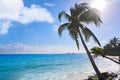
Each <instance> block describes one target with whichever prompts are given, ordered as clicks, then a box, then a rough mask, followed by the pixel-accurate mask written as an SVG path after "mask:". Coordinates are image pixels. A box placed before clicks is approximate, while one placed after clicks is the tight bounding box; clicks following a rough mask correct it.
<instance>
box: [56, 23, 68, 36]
mask: <svg viewBox="0 0 120 80" xmlns="http://www.w3.org/2000/svg"><path fill="white" fill-rule="evenodd" d="M68 25H69V23H64V24H62V25H60V27H59V28H58V34H59V36H62V32H63V31H64V30H65V29H67V27H68Z"/></svg>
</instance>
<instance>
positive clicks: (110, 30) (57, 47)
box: [0, 0, 120, 53]
mask: <svg viewBox="0 0 120 80" xmlns="http://www.w3.org/2000/svg"><path fill="white" fill-rule="evenodd" d="M91 1H92V0H69V1H68V0H60V1H59V0H1V3H0V53H67V52H77V53H78V52H79V53H82V52H84V49H83V48H82V44H80V47H81V48H80V50H77V47H76V45H75V42H74V41H73V40H72V39H71V38H70V37H69V34H68V33H67V31H65V32H64V33H63V36H62V37H59V35H58V33H57V29H58V27H59V25H60V24H61V23H60V22H59V21H58V19H57V15H58V13H59V12H60V11H62V10H65V11H66V12H69V8H70V7H71V6H74V3H76V2H79V3H80V2H91ZM106 2H107V6H106V8H105V10H104V11H101V19H102V20H103V24H101V26H100V27H99V28H95V26H94V25H88V27H89V28H90V29H91V30H92V31H93V32H94V33H95V34H96V36H97V37H98V39H99V40H100V42H101V44H102V45H104V44H106V43H107V42H108V41H109V40H110V39H111V38H113V37H114V36H116V37H119V38H120V31H119V30H120V28H119V26H120V22H119V21H120V15H119V13H120V8H119V7H120V6H119V4H120V1H119V0H111V1H109V0H107V1H106ZM93 46H96V44H95V43H94V42H93V41H92V40H90V42H89V43H88V47H90V48H91V47H93Z"/></svg>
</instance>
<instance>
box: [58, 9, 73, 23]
mask: <svg viewBox="0 0 120 80" xmlns="http://www.w3.org/2000/svg"><path fill="white" fill-rule="evenodd" d="M62 16H64V17H65V18H66V19H67V20H68V21H71V20H72V17H71V16H70V15H69V14H67V13H66V12H65V11H62V12H60V13H59V14H58V19H59V21H60V22H61V18H62Z"/></svg>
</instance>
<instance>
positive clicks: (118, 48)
mask: <svg viewBox="0 0 120 80" xmlns="http://www.w3.org/2000/svg"><path fill="white" fill-rule="evenodd" d="M103 52H104V55H109V56H120V39H119V38H116V37H114V38H113V39H111V40H110V41H109V43H108V44H106V45H105V46H104V48H103Z"/></svg>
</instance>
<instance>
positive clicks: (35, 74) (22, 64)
mask: <svg viewBox="0 0 120 80" xmlns="http://www.w3.org/2000/svg"><path fill="white" fill-rule="evenodd" d="M95 62H96V63H97V65H98V66H99V67H100V70H101V71H117V70H118V68H119V66H118V65H117V64H115V63H113V62H111V61H109V60H106V59H103V58H97V59H95ZM92 74H95V72H94V71H93V68H92V66H91V64H90V62H89V59H88V57H87V55H85V54H11V55H10V54H1V55H0V80H83V79H85V78H86V77H87V76H89V75H92Z"/></svg>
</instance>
